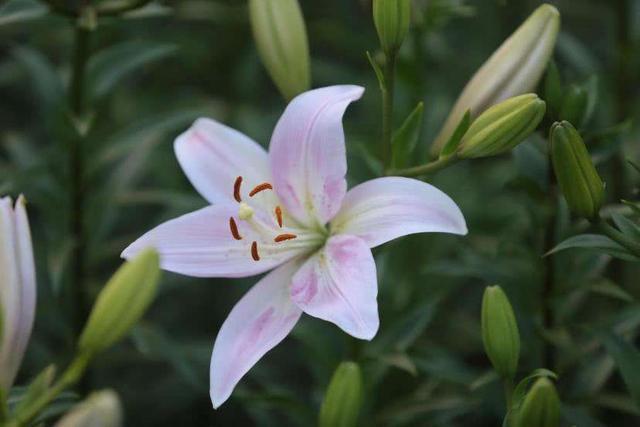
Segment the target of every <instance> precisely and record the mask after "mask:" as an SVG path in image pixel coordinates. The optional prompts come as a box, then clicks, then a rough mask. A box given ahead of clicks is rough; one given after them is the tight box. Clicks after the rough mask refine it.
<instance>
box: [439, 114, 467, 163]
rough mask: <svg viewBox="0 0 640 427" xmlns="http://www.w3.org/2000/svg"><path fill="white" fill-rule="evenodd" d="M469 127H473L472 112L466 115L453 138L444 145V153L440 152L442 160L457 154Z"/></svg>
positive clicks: (454, 132)
mask: <svg viewBox="0 0 640 427" xmlns="http://www.w3.org/2000/svg"><path fill="white" fill-rule="evenodd" d="M469 126H471V110H467V112H466V113H464V115H463V116H462V118H461V119H460V122H458V126H456V130H454V131H453V134H452V135H451V138H449V140H448V141H447V142H446V144H444V147H442V151H440V158H443V157H447V156H450V155H451V154H453V153H455V152H456V150H457V149H458V146H459V145H460V142H461V141H462V137H463V136H464V134H465V133H467V131H468V130H469Z"/></svg>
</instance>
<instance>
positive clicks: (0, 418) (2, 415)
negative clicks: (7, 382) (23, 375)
mask: <svg viewBox="0 0 640 427" xmlns="http://www.w3.org/2000/svg"><path fill="white" fill-rule="evenodd" d="M7 394H8V393H5V391H4V390H3V389H2V388H0V425H2V423H3V422H4V420H6V419H7V415H8V414H9V409H8V408H7V397H8V396H7Z"/></svg>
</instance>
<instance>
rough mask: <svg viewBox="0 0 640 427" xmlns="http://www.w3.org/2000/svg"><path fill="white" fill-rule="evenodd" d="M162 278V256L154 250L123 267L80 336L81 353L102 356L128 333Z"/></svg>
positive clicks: (104, 290)
mask: <svg viewBox="0 0 640 427" xmlns="http://www.w3.org/2000/svg"><path fill="white" fill-rule="evenodd" d="M159 278H160V266H159V257H158V253H157V252H156V251H155V250H152V249H147V250H145V251H143V252H141V253H140V254H139V255H137V256H136V257H135V258H133V260H132V261H130V262H127V263H125V264H124V265H123V266H122V267H120V268H119V269H118V271H116V273H115V274H114V275H113V277H112V278H111V279H110V280H109V282H108V283H107V284H106V286H105V287H104V289H103V290H102V292H100V295H98V299H97V301H96V303H95V305H94V307H93V311H92V312H91V315H90V316H89V321H88V322H87V324H86V326H85V328H84V331H83V332H82V335H81V336H80V343H79V350H80V352H81V353H86V354H90V355H92V354H95V353H98V352H100V351H102V350H104V349H106V348H108V347H109V346H111V345H112V344H113V343H115V342H116V341H118V340H119V339H120V338H122V337H123V336H124V335H125V334H127V333H128V332H129V330H130V329H131V328H132V327H133V326H134V325H135V324H136V323H137V322H138V320H139V319H140V318H141V317H142V315H143V314H144V312H145V311H146V310H147V307H148V306H149V304H151V302H152V301H153V298H154V296H155V294H156V288H157V285H158V279H159Z"/></svg>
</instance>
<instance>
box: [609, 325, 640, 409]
mask: <svg viewBox="0 0 640 427" xmlns="http://www.w3.org/2000/svg"><path fill="white" fill-rule="evenodd" d="M603 344H604V346H605V348H606V349H607V351H608V352H609V354H610V355H611V357H613V360H614V361H615V362H616V365H617V366H618V369H619V371H620V375H621V376H622V379H623V381H624V383H625V384H626V385H627V389H628V390H629V393H630V394H631V397H633V399H634V401H635V403H636V406H638V408H640V351H638V349H637V348H635V347H634V346H633V345H632V344H630V343H629V342H627V341H625V340H623V339H622V338H621V337H619V336H617V335H614V334H612V333H610V332H606V333H605V334H604V337H603Z"/></svg>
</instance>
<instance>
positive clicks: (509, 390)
mask: <svg viewBox="0 0 640 427" xmlns="http://www.w3.org/2000/svg"><path fill="white" fill-rule="evenodd" d="M502 384H503V385H504V400H505V402H506V409H507V414H508V413H509V412H510V411H511V407H512V406H513V380H511V379H509V378H505V379H504V380H503V381H502Z"/></svg>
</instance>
